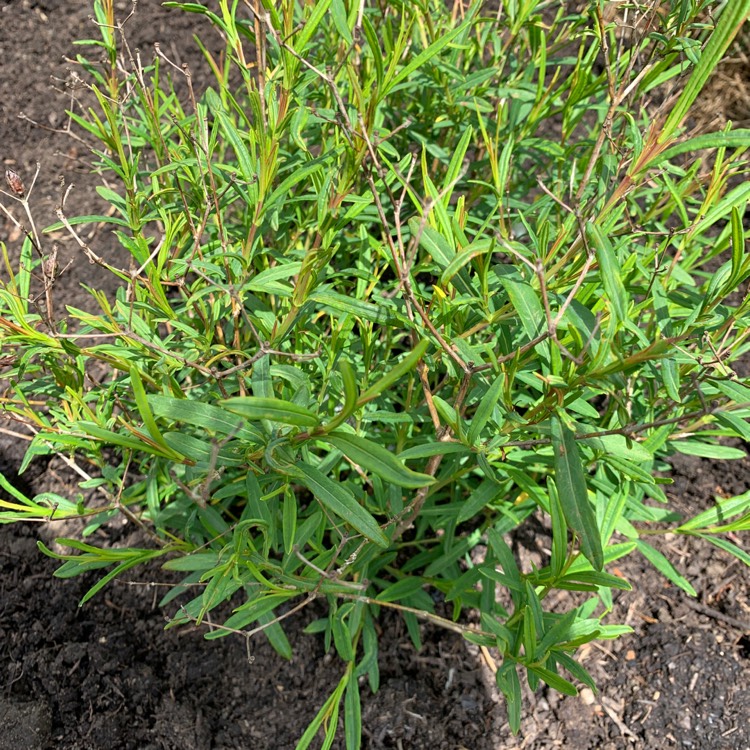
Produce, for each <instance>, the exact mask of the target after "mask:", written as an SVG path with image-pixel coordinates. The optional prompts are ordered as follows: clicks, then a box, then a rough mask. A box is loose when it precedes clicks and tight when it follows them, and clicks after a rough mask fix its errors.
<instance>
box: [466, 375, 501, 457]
mask: <svg viewBox="0 0 750 750" xmlns="http://www.w3.org/2000/svg"><path fill="white" fill-rule="evenodd" d="M504 387H505V373H504V372H501V373H500V374H499V375H498V376H497V377H496V378H495V380H494V381H493V383H492V385H491V386H490V387H489V388H488V389H487V392H486V393H485V394H484V396H482V400H481V401H480V402H479V406H478V407H477V410H476V413H475V414H474V417H473V418H472V420H471V427H470V428H469V435H468V441H469V444H470V445H474V444H475V443H476V442H477V440H478V439H479V435H480V434H481V432H482V430H483V429H484V426H485V425H486V424H487V422H488V421H489V420H490V417H492V413H493V412H494V410H495V405H496V404H497V401H498V399H499V398H500V395H501V394H502V392H503V388H504Z"/></svg>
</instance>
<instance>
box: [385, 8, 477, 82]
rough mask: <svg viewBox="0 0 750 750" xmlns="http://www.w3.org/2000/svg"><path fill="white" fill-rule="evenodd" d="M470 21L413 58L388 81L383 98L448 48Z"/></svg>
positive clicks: (468, 19)
mask: <svg viewBox="0 0 750 750" xmlns="http://www.w3.org/2000/svg"><path fill="white" fill-rule="evenodd" d="M470 21H471V17H468V18H467V19H466V20H465V21H464V22H463V23H462V24H460V25H459V26H456V28H455V29H453V30H452V31H449V32H448V33H447V34H443V35H442V36H440V37H438V38H437V40H435V41H434V42H433V43H432V44H431V45H430V46H429V47H428V48H427V49H425V50H422V52H420V53H419V54H418V55H417V56H416V57H414V58H412V60H411V62H410V63H409V64H408V65H405V66H404V67H403V68H401V70H399V72H398V73H397V74H396V75H395V76H393V78H391V79H390V80H386V81H385V84H384V85H383V96H385V95H386V94H388V92H389V91H391V89H393V88H394V86H398V84H399V83H401V82H402V81H405V80H406V79H407V78H408V77H409V76H410V75H411V74H412V73H413V72H414V71H415V70H417V69H418V68H420V67H421V66H422V65H424V64H425V63H427V62H429V61H430V60H431V59H432V58H433V57H435V55H437V54H439V53H440V51H441V50H443V49H444V48H445V47H447V46H448V45H449V44H450V43H451V42H452V41H453V40H454V39H455V38H456V37H457V36H458V35H459V34H460V33H461V32H462V31H463V30H464V29H465V28H466V26H468V24H469V23H470Z"/></svg>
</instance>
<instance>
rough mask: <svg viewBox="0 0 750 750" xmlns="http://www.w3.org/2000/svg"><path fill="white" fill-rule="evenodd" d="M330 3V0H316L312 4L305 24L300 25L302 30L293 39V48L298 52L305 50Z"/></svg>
mask: <svg viewBox="0 0 750 750" xmlns="http://www.w3.org/2000/svg"><path fill="white" fill-rule="evenodd" d="M330 4H331V0H318V2H316V3H315V4H314V5H313V10H312V13H311V14H310V18H308V19H307V21H305V24H304V26H303V27H302V31H300V33H299V35H298V36H296V37H295V39H294V49H295V50H296V51H297V52H298V53H299V54H302V53H303V52H304V51H305V47H306V46H307V43H308V42H309V41H310V40H311V39H312V37H313V35H314V34H315V32H316V31H317V29H318V26H319V25H320V22H321V21H322V20H323V19H324V18H325V15H326V13H327V12H328V7H329V6H330Z"/></svg>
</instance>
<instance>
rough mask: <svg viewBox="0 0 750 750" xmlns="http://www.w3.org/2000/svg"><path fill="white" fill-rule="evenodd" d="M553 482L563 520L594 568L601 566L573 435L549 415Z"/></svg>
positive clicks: (591, 509)
mask: <svg viewBox="0 0 750 750" xmlns="http://www.w3.org/2000/svg"><path fill="white" fill-rule="evenodd" d="M552 446H553V449H554V462H555V484H556V486H557V491H558V493H559V495H560V502H561V503H562V507H563V512H564V513H565V519H566V520H567V522H568V525H569V526H570V528H571V529H573V531H575V532H576V533H577V534H578V535H579V536H580V539H581V550H582V551H583V554H584V555H585V556H586V559H587V560H588V561H589V562H590V563H591V565H592V566H593V567H594V568H595V569H596V570H601V569H602V567H603V566H604V554H603V552H602V541H601V538H600V536H599V529H598V527H597V525H596V513H595V512H594V507H593V505H592V504H591V503H590V502H589V497H588V489H587V488H586V478H585V475H584V473H583V465H582V464H581V457H580V455H579V453H578V446H577V445H576V441H575V435H574V434H573V433H572V432H571V431H570V430H569V429H568V428H567V427H566V426H565V425H564V424H563V423H562V421H561V420H560V418H559V417H556V416H555V417H553V418H552Z"/></svg>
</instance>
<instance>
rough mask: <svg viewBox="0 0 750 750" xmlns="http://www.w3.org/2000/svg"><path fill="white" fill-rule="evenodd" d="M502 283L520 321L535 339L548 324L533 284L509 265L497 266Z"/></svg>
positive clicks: (528, 333) (531, 339) (530, 336)
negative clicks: (522, 277)
mask: <svg viewBox="0 0 750 750" xmlns="http://www.w3.org/2000/svg"><path fill="white" fill-rule="evenodd" d="M495 271H496V273H497V274H498V277H499V279H500V283H501V284H502V285H503V287H504V288H505V291H506V292H507V294H508V299H510V304H511V305H512V306H513V308H514V309H515V311H516V312H517V313H518V318H519V323H520V325H521V328H522V329H523V331H524V333H525V334H526V336H527V337H528V339H529V340H530V341H533V340H534V339H535V338H536V337H537V336H539V334H541V332H542V331H543V330H544V328H545V326H546V325H547V318H546V315H545V312H544V308H543V307H542V302H541V300H540V299H539V297H538V296H537V293H536V291H535V290H534V289H533V288H532V286H531V284H529V283H528V282H526V281H522V280H521V279H520V278H513V277H514V276H517V272H516V271H515V269H511V268H509V267H507V266H505V267H502V266H498V267H496V268H495Z"/></svg>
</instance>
